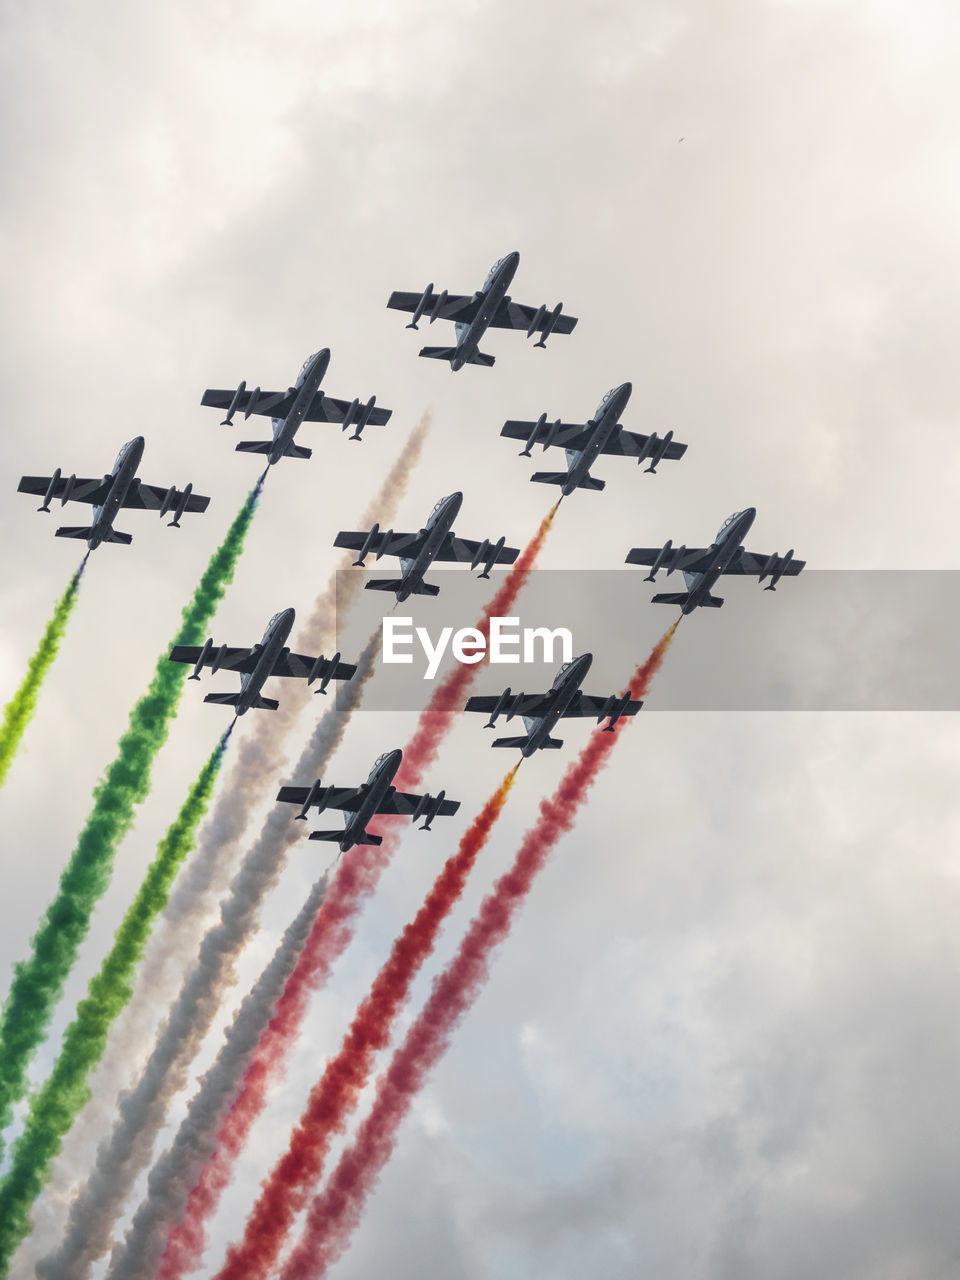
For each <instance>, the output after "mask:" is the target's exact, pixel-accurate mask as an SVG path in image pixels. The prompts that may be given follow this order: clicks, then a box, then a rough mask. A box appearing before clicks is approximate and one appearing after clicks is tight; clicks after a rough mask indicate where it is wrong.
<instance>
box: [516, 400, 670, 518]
mask: <svg viewBox="0 0 960 1280" xmlns="http://www.w3.org/2000/svg"><path fill="white" fill-rule="evenodd" d="M632 390H633V388H632V386H631V384H630V383H629V382H624V383H621V385H620V386H619V387H611V389H610V390H609V391H608V392H607V394H606V395H605V396H604V397H603V399H602V400H601V401H600V403H599V404H598V405H597V408H596V410H595V411H594V415H593V417H592V418H591V419H590V420H589V422H561V421H560V419H559V418H557V419H556V421H555V422H547V415H546V414H545V413H541V415H540V417H539V418H538V419H537V421H536V422H518V421H516V420H514V419H512V418H511V419H510V420H509V421H507V422H505V423H504V424H503V428H502V429H501V431H500V434H501V435H502V436H507V437H509V438H510V439H511V440H526V442H527V443H526V445H525V446H524V448H523V449H522V450H521V453H520V457H521V458H530V457H532V456H533V455H532V454H531V452H530V450H531V449H532V448H533V446H534V445H535V444H542V445H543V448H544V450H545V451H546V450H547V449H549V448H550V446H551V445H559V446H560V447H561V448H562V449H565V450H566V453H567V470H566V471H535V472H534V473H533V475H532V476H531V477H530V479H531V480H538V481H539V482H540V483H541V484H558V485H560V492H561V494H562V496H563V497H567V496H568V495H569V494H571V493H573V491H574V490H575V489H602V488H604V486H605V484H606V481H604V480H597V479H596V478H595V477H594V476H592V475H590V468H591V466H592V465H593V463H594V462H595V461H596V459H597V458H598V457H599V455H600V454H601V453H608V454H619V455H620V456H622V457H628V458H636V460H637V463H638V464H639V463H641V462H644V461H645V460H649V463H650V465H649V466H648V467H647V468H646V469H647V471H656V469H657V464H658V463H659V462H660V461H661V459H663V458H681V457H683V455H684V453H686V450H687V446H686V445H685V444H679V443H676V442H675V441H674V439H673V432H672V431H668V432H667V434H666V435H665V436H664V437H663V438H662V439H661V437H660V436H658V435H657V433H656V432H655V431H654V432H653V434H652V435H649V436H644V435H638V434H637V433H636V432H634V431H627V430H625V428H623V427H621V426H620V425H619V424H620V415H621V414H622V413H623V411H624V409H625V408H626V406H627V401H628V400H629V399H630V392H631V391H632Z"/></svg>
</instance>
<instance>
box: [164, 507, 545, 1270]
mask: <svg viewBox="0 0 960 1280" xmlns="http://www.w3.org/2000/svg"><path fill="white" fill-rule="evenodd" d="M558 506H559V503H557V504H555V505H554V507H553V508H552V510H551V511H550V512H549V513H548V515H547V516H546V517H545V518H544V519H543V520H542V521H541V524H540V527H539V529H538V530H537V532H536V534H535V535H534V537H533V538H532V539H531V540H530V542H529V543H528V545H527V547H526V548H525V549H524V551H523V552H522V554H521V555H520V557H519V558H518V560H517V562H516V564H515V565H514V566H513V568H512V569H511V570H510V572H509V573H508V574H506V575H505V580H504V582H503V585H502V586H501V587H500V589H499V590H498V591H497V592H496V593H495V595H494V597H493V599H492V600H491V601H490V603H489V604H488V605H487V606H486V608H485V610H484V613H483V617H482V618H481V620H480V622H479V623H478V624H477V626H478V629H479V630H481V631H482V632H483V633H484V635H486V634H487V633H488V631H489V625H490V618H491V617H496V616H501V615H502V614H504V613H507V612H509V610H510V608H511V607H512V605H513V603H514V601H515V600H516V598H517V595H518V594H519V592H520V590H521V589H522V587H523V585H524V584H525V583H526V581H527V579H528V578H529V576H530V572H531V570H532V569H533V566H534V564H535V562H536V558H537V555H538V553H539V551H540V549H541V547H542V546H543V542H544V539H545V538H546V536H547V533H548V531H549V529H550V526H551V524H552V523H553V519H554V516H555V515H556V512H557V508H558ZM476 670H477V668H476V667H475V666H466V665H458V666H457V667H455V668H454V669H453V670H452V671H451V672H450V673H449V675H448V676H447V677H446V678H445V679H444V680H443V681H442V683H441V684H440V685H439V686H438V688H437V689H436V691H435V692H434V695H433V697H432V698H431V700H430V703H429V705H428V706H427V707H426V708H425V710H424V711H423V712H422V714H421V716H420V719H419V721H418V724H417V729H416V731H415V733H414V735H413V738H412V739H411V741H410V742H409V743H408V745H407V746H406V747H405V749H404V755H403V761H402V763H401V765H400V768H399V770H398V771H397V779H396V785H397V786H398V787H399V788H400V789H401V790H408V789H415V788H417V787H419V785H420V783H421V780H422V778H423V776H424V774H425V772H426V770H427V769H428V768H429V766H430V765H431V764H432V763H433V761H434V760H435V759H436V755H437V752H438V750H439V747H440V743H441V741H442V739H443V735H444V734H445V733H446V731H447V729H448V728H449V727H450V725H451V723H452V721H453V718H454V715H455V714H456V711H457V710H458V709H459V708H460V707H461V706H462V700H463V696H464V694H465V692H466V691H467V689H468V688H469V686H470V684H471V682H472V680H473V679H474V677H475V675H476ZM378 826H379V829H380V830H381V831H383V833H384V841H383V844H382V845H380V846H374V845H360V846H357V847H356V848H355V849H353V850H351V854H350V857H349V858H347V857H345V858H344V859H343V860H342V861H341V863H340V866H339V869H338V872H337V875H336V877H335V878H334V880H333V883H332V884H331V886H330V889H329V891H328V893H327V896H326V899H325V900H324V904H323V908H322V909H321V911H320V912H319V914H318V916H317V920H316V923H315V925H314V928H313V931H312V932H311V935H310V939H309V941H308V943H307V946H306V947H305V949H304V952H303V955H302V956H301V958H300V962H299V963H298V965H297V968H296V971H295V973H294V975H293V977H292V978H291V980H290V982H289V983H288V984H287V988H286V990H285V991H284V994H283V998H282V1000H281V1001H280V1003H279V1006H278V1008H277V1011H276V1013H275V1015H274V1018H273V1021H272V1022H271V1024H270V1026H269V1027H268V1028H266V1029H265V1034H264V1039H263V1041H262V1043H261V1044H260V1046H259V1048H258V1050H257V1055H256V1058H255V1060H254V1064H253V1066H252V1067H251V1068H250V1072H248V1076H249V1075H250V1074H251V1073H252V1075H253V1077H254V1078H255V1079H256V1080H258V1081H260V1083H259V1084H258V1085H257V1087H256V1088H254V1087H245V1088H244V1090H243V1092H242V1093H241V1094H240V1095H239V1097H238V1099H237V1101H236V1103H235V1105H234V1109H233V1112H232V1113H231V1114H230V1116H229V1117H228V1119H227V1121H226V1122H225V1124H226V1126H227V1131H226V1132H223V1133H221V1134H220V1136H219V1139H218V1141H217V1143H216V1144H214V1143H212V1141H211V1140H210V1139H209V1138H204V1142H205V1143H210V1145H215V1146H216V1149H217V1152H218V1158H217V1167H216V1169H214V1170H211V1173H210V1175H209V1176H208V1177H205V1178H204V1180H203V1190H202V1191H198V1193H197V1196H196V1198H195V1199H194V1200H193V1201H192V1202H191V1204H190V1225H189V1227H188V1228H187V1229H188V1230H189V1231H190V1232H192V1233H193V1234H194V1238H195V1239H197V1240H198V1241H199V1242H200V1247H201V1248H202V1240H203V1225H202V1219H203V1218H205V1217H206V1216H207V1215H208V1214H209V1213H210V1212H212V1210H213V1208H214V1207H215V1206H216V1204H217V1202H218V1200H219V1196H220V1194H221V1193H222V1190H223V1188H224V1186H225V1185H226V1183H227V1182H228V1181H229V1178H230V1173H231V1169H232V1162H233V1160H234V1159H235V1157H236V1155H237V1154H238V1153H239V1151H240V1149H241V1148H242V1145H243V1142H244V1140H245V1138H246V1135H247V1134H248V1133H249V1131H250V1128H251V1126H252V1125H253V1122H254V1120H255V1119H256V1118H257V1116H258V1115H259V1114H260V1111H261V1110H262V1108H263V1105H264V1100H265V1096H266V1089H267V1080H268V1079H272V1078H273V1076H274V1075H275V1074H276V1073H278V1072H279V1071H280V1070H281V1068H282V1063H283V1061H284V1059H285V1057H286V1053H287V1052H288V1050H289V1048H290V1046H291V1044H292V1043H293V1042H294V1041H295V1040H296V1038H297V1036H298V1035H299V1031H300V1027H301V1025H302V1021H303V1017H304V1015H305V1012H306V1008H307V1004H308V1001H309V998H310V995H311V993H312V992H313V991H315V990H316V989H317V987H318V986H319V985H320V984H321V983H322V982H323V981H324V980H325V978H326V976H327V974H328V973H329V972H330V968H331V966H332V965H333V963H334V961H335V960H336V959H337V957H338V956H340V955H341V954H342V953H343V951H344V950H345V949H346V947H347V944H348V943H349V941H350V939H351V938H352V936H353V921H354V919H355V917H356V915H357V912H358V911H359V909H360V906H361V904H362V902H363V900H364V898H366V897H367V896H368V895H369V894H371V893H372V892H373V891H374V889H375V888H376V885H377V883H378V881H379V878H380V874H381V872H382V871H383V870H384V868H385V867H386V866H387V864H388V863H389V861H390V859H391V857H392V856H393V854H394V852H395V851H396V848H397V845H398V843H399V839H400V834H399V832H400V830H402V823H400V824H398V823H397V822H396V821H392V822H391V821H390V820H381V822H380V823H379V824H378ZM238 1070H242V1064H238ZM208 1114H209V1113H208Z"/></svg>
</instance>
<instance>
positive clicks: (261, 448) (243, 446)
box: [235, 440, 273, 453]
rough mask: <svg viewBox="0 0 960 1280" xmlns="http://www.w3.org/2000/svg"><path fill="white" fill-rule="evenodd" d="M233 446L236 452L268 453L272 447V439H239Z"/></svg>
mask: <svg viewBox="0 0 960 1280" xmlns="http://www.w3.org/2000/svg"><path fill="white" fill-rule="evenodd" d="M235 447H236V450H237V452H238V453H269V452H270V450H271V449H272V448H273V441H272V440H241V441H240V443H239V444H238V445H236V446H235Z"/></svg>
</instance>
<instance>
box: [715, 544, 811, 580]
mask: <svg viewBox="0 0 960 1280" xmlns="http://www.w3.org/2000/svg"><path fill="white" fill-rule="evenodd" d="M781 558H782V557H780V556H773V555H769V556H761V555H758V554H757V553H756V552H755V551H746V550H743V549H741V550H740V552H739V553H738V554H737V555H736V556H735V557H734V558H733V560H731V561H730V563H729V564H728V565H727V567H726V568H725V569H724V571H723V572H724V573H737V574H744V575H747V576H750V577H752V576H753V575H754V574H756V576H757V577H759V576H760V574H761V573H763V572H764V569H765V568H766V571H767V573H769V572H770V566H771V564H772V563H773V562H774V561H775V560H779V559H781ZM806 563H807V562H806V560H795V559H794V558H793V556H791V557H790V561H789V563H788V564H786V565H785V566H784V567H783V568H779V565H778V566H777V567H778V569H779V572H780V575H781V577H787V578H795V577H796V576H797V574H798V573H799V572H800V570H801V569H802V568H803V567H804V565H805V564H806Z"/></svg>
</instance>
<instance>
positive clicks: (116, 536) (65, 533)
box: [56, 524, 133, 547]
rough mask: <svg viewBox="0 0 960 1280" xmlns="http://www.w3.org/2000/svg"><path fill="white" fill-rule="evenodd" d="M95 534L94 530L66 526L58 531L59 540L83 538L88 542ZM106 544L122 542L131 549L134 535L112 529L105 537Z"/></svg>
mask: <svg viewBox="0 0 960 1280" xmlns="http://www.w3.org/2000/svg"><path fill="white" fill-rule="evenodd" d="M92 533H93V530H92V529H81V528H79V527H78V526H76V525H69V524H64V525H61V526H60V528H59V529H58V530H57V535H56V536H57V537H58V538H83V539H84V540H86V539H87V538H89V537H90V535H91V534H92ZM103 540H104V542H120V543H122V544H123V545H124V546H125V547H129V545H130V543H131V542H132V541H133V534H132V533H121V532H120V530H119V529H110V530H108V532H107V533H106V534H105V535H104V539H103Z"/></svg>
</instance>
